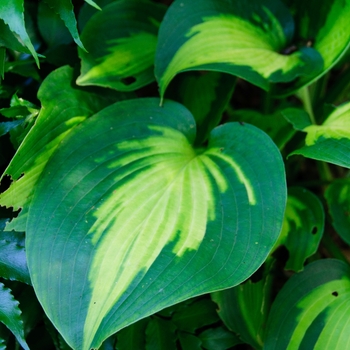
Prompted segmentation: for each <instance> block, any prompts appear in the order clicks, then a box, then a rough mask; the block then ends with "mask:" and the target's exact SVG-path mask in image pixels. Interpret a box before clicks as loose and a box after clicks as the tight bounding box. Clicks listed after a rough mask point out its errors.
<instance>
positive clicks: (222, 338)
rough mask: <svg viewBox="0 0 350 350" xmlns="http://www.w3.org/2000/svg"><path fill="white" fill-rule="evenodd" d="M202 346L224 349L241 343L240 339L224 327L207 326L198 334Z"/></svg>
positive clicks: (210, 349) (210, 348)
mask: <svg viewBox="0 0 350 350" xmlns="http://www.w3.org/2000/svg"><path fill="white" fill-rule="evenodd" d="M199 339H200V340H201V341H202V346H203V348H204V349H207V350H226V349H231V348H232V347H233V346H235V345H238V344H241V343H242V341H241V340H240V339H239V338H238V337H237V336H236V335H235V334H233V333H232V332H230V331H228V330H227V329H225V328H224V327H217V328H209V329H207V330H206V331H204V332H202V333H201V334H199Z"/></svg>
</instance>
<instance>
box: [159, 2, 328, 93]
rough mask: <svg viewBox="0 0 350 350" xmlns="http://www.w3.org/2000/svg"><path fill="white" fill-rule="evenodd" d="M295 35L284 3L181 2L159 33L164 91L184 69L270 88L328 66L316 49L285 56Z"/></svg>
mask: <svg viewBox="0 0 350 350" xmlns="http://www.w3.org/2000/svg"><path fill="white" fill-rule="evenodd" d="M293 33H294V23H293V18H292V16H291V14H290V13H289V11H288V9H287V8H286V7H285V6H284V5H283V3H282V2H280V1H279V0H266V1H255V0H254V1H249V2H246V1H223V0H191V1H190V0H177V1H175V2H174V3H173V4H172V6H171V7H170V8H169V10H168V12H167V15H166V16H165V17H164V21H163V22H162V25H161V27H160V31H159V42H158V46H157V54H156V77H157V80H158V82H159V86H160V93H161V95H163V94H164V92H165V89H166V87H167V86H168V84H169V83H170V81H171V80H172V78H173V77H174V76H175V75H176V74H177V73H179V72H182V71H185V70H200V69H206V70H215V71H221V72H227V73H231V74H234V75H237V76H239V77H242V78H244V79H246V80H248V81H250V82H251V83H253V84H256V85H258V86H260V87H261V88H263V89H266V90H268V89H269V84H270V83H271V82H287V81H291V80H293V79H295V78H296V77H298V76H300V75H306V76H314V75H315V74H318V73H319V72H320V71H321V70H322V66H323V62H322V58H321V56H320V54H319V53H318V52H317V51H316V50H314V49H312V48H310V47H306V46H304V47H302V48H300V50H296V51H295V52H284V50H285V49H287V50H288V45H289V44H290V43H291V40H292V37H293Z"/></svg>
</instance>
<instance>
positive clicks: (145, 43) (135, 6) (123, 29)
mask: <svg viewBox="0 0 350 350" xmlns="http://www.w3.org/2000/svg"><path fill="white" fill-rule="evenodd" d="M164 13H165V7H163V6H161V5H159V4H155V3H153V2H150V1H147V0H121V1H116V2H113V3H111V4H110V5H107V6H106V7H104V9H103V11H101V12H98V13H96V14H95V15H94V16H92V17H91V19H90V20H89V21H88V23H87V24H86V26H85V27H84V30H83V33H82V40H83V41H84V43H85V45H86V48H87V50H88V52H84V51H83V50H79V56H80V58H81V60H82V67H81V75H80V76H79V78H78V80H77V83H78V84H79V85H99V86H104V87H110V88H113V89H116V90H121V91H131V90H135V89H138V88H140V87H142V86H144V85H146V84H149V83H151V82H152V81H154V79H155V78H154V73H153V70H154V66H153V62H154V55H155V49H156V43H157V32H158V27H159V24H160V22H161V20H162V18H163V15H164ZM96 36H97V37H99V38H100V40H96Z"/></svg>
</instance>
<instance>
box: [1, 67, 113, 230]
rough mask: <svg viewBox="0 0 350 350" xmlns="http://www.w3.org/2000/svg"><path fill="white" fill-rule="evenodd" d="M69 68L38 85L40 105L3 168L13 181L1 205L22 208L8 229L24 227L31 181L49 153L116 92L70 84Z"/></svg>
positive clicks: (56, 72)
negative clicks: (90, 89) (111, 93)
mask: <svg viewBox="0 0 350 350" xmlns="http://www.w3.org/2000/svg"><path fill="white" fill-rule="evenodd" d="M72 75H73V70H72V69H71V68H68V67H63V68H60V69H58V70H56V71H55V72H53V73H52V74H51V75H50V76H49V77H48V79H46V80H45V82H44V83H43V84H42V85H41V87H40V90H39V93H38V97H39V99H40V100H41V103H42V109H41V111H40V114H39V116H38V118H37V120H36V123H35V125H34V127H33V128H32V129H31V131H30V132H29V134H28V135H27V137H26V140H25V143H23V144H22V145H21V146H20V148H19V149H18V151H17V153H16V155H15V156H14V158H13V159H12V161H11V163H10V165H9V166H8V168H7V169H6V171H5V173H4V174H3V176H4V175H10V176H11V178H12V179H13V180H14V182H13V183H12V184H11V186H10V188H9V189H8V190H7V191H6V192H4V193H2V194H1V195H0V202H1V205H3V206H7V207H13V208H14V209H15V210H18V209H20V208H24V209H23V211H21V213H20V215H19V217H18V218H16V219H15V220H14V221H13V222H12V223H10V224H9V226H8V229H9V230H10V229H14V230H16V231H25V221H26V213H27V210H28V205H29V203H30V201H31V195H32V191H33V188H34V187H35V184H36V182H37V180H38V178H39V176H40V174H41V172H42V171H43V169H44V167H45V164H46V163H47V161H48V159H49V157H50V155H51V154H52V153H53V152H54V150H55V149H56V147H57V146H58V145H59V144H60V142H61V141H62V140H63V139H64V138H65V137H66V136H67V135H68V134H69V133H70V132H71V131H72V130H73V128H74V127H75V126H76V125H77V124H79V123H81V122H82V121H83V120H84V119H86V118H88V117H89V116H91V115H92V114H94V113H95V112H97V111H98V110H100V109H102V108H103V107H105V106H107V105H108V104H110V103H111V101H113V100H114V101H115V100H116V99H117V98H118V96H115V95H113V96H110V94H108V93H105V96H101V95H98V94H95V93H91V92H89V93H88V92H85V91H82V90H80V89H78V88H75V87H73V86H72V85H71V81H72Z"/></svg>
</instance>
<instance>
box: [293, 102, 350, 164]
mask: <svg viewBox="0 0 350 350" xmlns="http://www.w3.org/2000/svg"><path fill="white" fill-rule="evenodd" d="M303 131H305V132H306V133H307V136H306V139H305V146H304V147H302V148H300V149H298V150H296V151H294V152H292V153H291V155H294V154H301V155H303V156H304V157H307V158H312V159H317V160H323V161H325V162H329V163H333V164H337V165H340V166H343V167H347V168H350V102H348V103H345V104H343V105H341V106H339V107H338V108H337V109H335V110H334V111H333V112H332V113H331V114H330V115H329V116H328V118H327V119H326V120H325V121H324V123H323V124H322V125H310V126H307V127H305V128H304V129H303Z"/></svg>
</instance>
